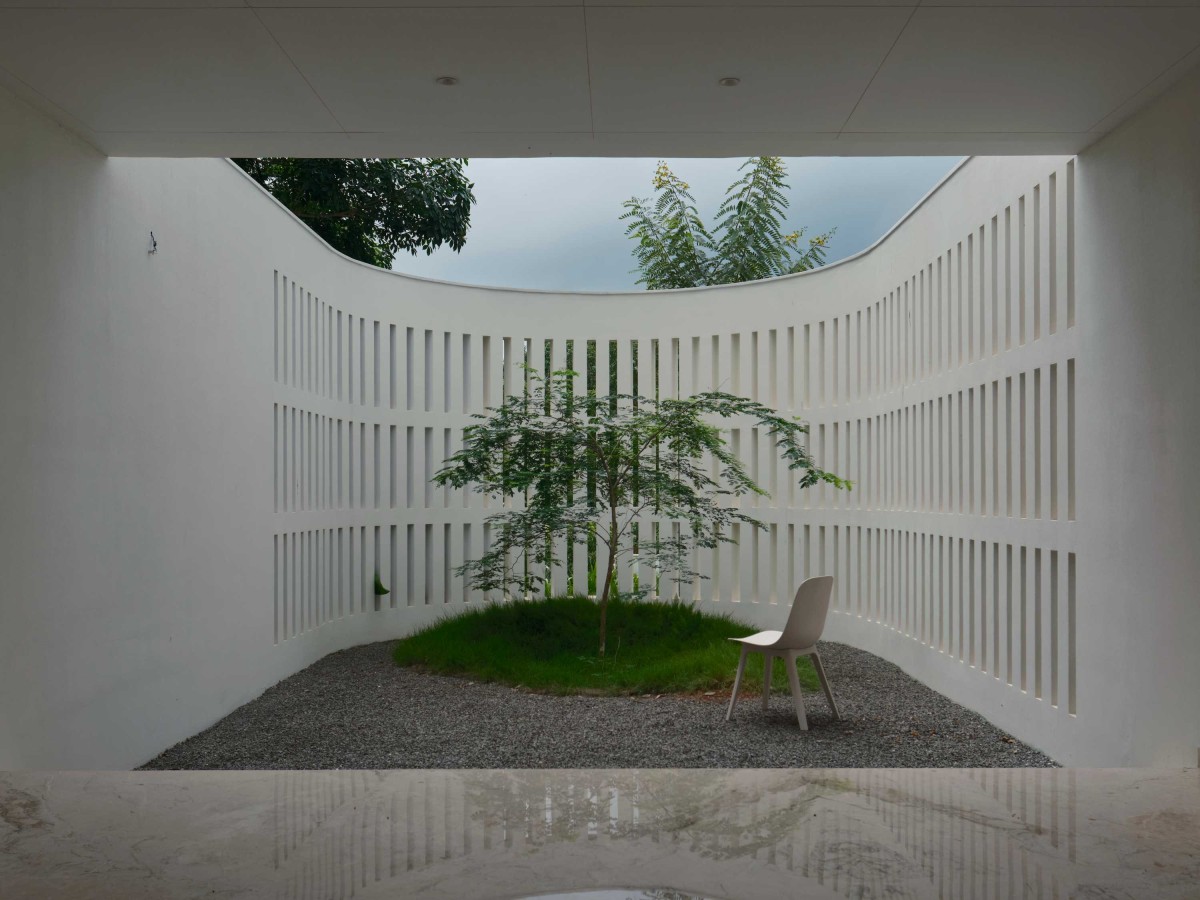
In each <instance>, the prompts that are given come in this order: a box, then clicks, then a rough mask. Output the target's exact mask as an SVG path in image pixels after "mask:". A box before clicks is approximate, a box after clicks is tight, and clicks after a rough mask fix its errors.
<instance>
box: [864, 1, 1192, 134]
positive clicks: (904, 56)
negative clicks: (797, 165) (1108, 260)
mask: <svg viewBox="0 0 1200 900" xmlns="http://www.w3.org/2000/svg"><path fill="white" fill-rule="evenodd" d="M1197 43H1200V9H1044V8H1042V9H1036V8H1020V9H1001V8H988V9H978V8H957V9H951V8H941V9H925V8H924V7H922V8H921V9H918V10H917V12H916V13H915V14H914V16H913V18H912V21H911V22H910V23H909V25H908V27H907V28H906V29H905V31H904V34H903V35H902V36H901V38H900V40H899V41H898V42H897V43H896V46H895V48H894V49H893V50H892V52H891V54H890V55H889V56H888V59H887V62H886V63H884V65H883V67H882V68H881V69H880V72H879V75H878V77H877V78H876V79H875V81H874V82H873V83H872V85H871V88H870V89H869V90H868V91H867V93H866V95H865V96H864V97H863V100H862V102H861V103H860V104H859V106H858V109H857V110H856V111H855V113H854V116H853V117H852V118H851V120H850V121H849V122H848V123H847V125H846V130H847V131H852V132H902V131H908V132H911V131H954V132H1003V131H1012V132H1051V131H1087V130H1088V129H1089V128H1091V127H1092V126H1093V125H1095V124H1096V123H1097V121H1099V120H1100V119H1102V118H1103V117H1104V116H1105V115H1107V114H1108V113H1109V111H1110V110H1112V109H1113V108H1114V107H1116V106H1118V105H1119V104H1121V103H1122V102H1124V101H1125V100H1127V99H1128V98H1129V97H1130V96H1132V95H1133V94H1135V93H1136V92H1137V91H1138V90H1139V89H1141V88H1142V87H1143V86H1144V85H1146V84H1147V83H1148V82H1150V81H1151V80H1153V79H1154V78H1155V77H1156V76H1157V75H1158V74H1159V73H1160V72H1162V71H1163V70H1164V69H1165V68H1167V67H1168V66H1170V65H1171V64H1172V63H1174V62H1175V61H1176V60H1178V59H1179V58H1180V57H1182V56H1184V55H1186V54H1187V53H1188V52H1189V51H1190V50H1191V49H1192V48H1193V47H1195V46H1196V45H1197Z"/></svg>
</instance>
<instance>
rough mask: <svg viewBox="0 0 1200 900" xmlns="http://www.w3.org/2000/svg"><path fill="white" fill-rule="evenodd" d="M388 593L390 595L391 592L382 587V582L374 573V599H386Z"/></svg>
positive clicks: (377, 574)
mask: <svg viewBox="0 0 1200 900" xmlns="http://www.w3.org/2000/svg"><path fill="white" fill-rule="evenodd" d="M390 593H391V591H389V590H388V589H387V588H385V587H384V586H383V581H382V580H381V579H380V577H379V573H378V572H376V573H375V596H376V597H386V596H387V595H388V594H390Z"/></svg>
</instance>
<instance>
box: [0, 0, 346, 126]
mask: <svg viewBox="0 0 1200 900" xmlns="http://www.w3.org/2000/svg"><path fill="white" fill-rule="evenodd" d="M0 66H3V67H4V68H5V69H6V70H7V71H8V72H10V73H11V74H12V75H14V76H16V77H17V78H19V79H21V80H22V81H23V82H25V83H26V84H28V85H29V86H30V87H31V88H33V89H34V90H35V91H37V93H38V94H40V95H41V96H43V97H45V98H46V99H47V100H49V101H50V102H51V103H53V104H55V105H57V106H59V107H61V108H62V109H64V110H65V111H66V112H68V113H69V114H71V115H73V116H75V117H77V118H78V119H79V120H80V121H82V122H83V123H85V124H86V125H88V126H89V127H91V128H92V129H94V130H96V131H176V130H180V131H214V132H222V131H225V132H238V131H293V130H295V131H325V130H336V129H337V123H336V122H335V121H334V120H333V119H332V117H330V115H329V114H328V113H327V112H326V111H325V109H324V108H323V107H322V106H321V103H320V101H319V100H318V99H317V97H316V96H315V95H314V94H313V93H312V91H311V90H310V89H309V87H308V86H307V85H306V84H305V83H304V79H303V78H301V77H300V75H299V73H298V72H297V71H296V70H295V67H294V66H292V64H291V63H290V62H289V61H288V59H287V57H286V56H285V55H284V53H283V52H282V51H281V50H280V49H279V47H278V46H277V45H276V43H275V41H274V40H273V39H272V38H271V36H270V35H269V34H268V33H267V32H266V30H265V29H264V28H263V27H262V26H261V25H260V24H259V22H258V20H257V19H256V18H255V14H254V13H253V12H252V11H250V10H247V9H244V8H243V9H210V10H125V9H122V10H76V11H67V10H0Z"/></svg>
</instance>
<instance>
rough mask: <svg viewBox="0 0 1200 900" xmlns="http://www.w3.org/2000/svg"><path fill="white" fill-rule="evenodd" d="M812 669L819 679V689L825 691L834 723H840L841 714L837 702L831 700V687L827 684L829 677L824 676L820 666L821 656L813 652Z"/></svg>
mask: <svg viewBox="0 0 1200 900" xmlns="http://www.w3.org/2000/svg"><path fill="white" fill-rule="evenodd" d="M812 661H813V668H814V669H816V670H817V677H818V678H819V679H821V688H822V689H823V690H824V691H825V699H826V700H828V701H829V708H830V710H832V711H833V718H834V720H835V721H841V718H842V714H841V713H840V712H838V708H837V702H836V701H835V700H834V699H833V685H831V684H830V683H829V676H828V675H826V674H825V667H824V666H823V665H821V654H820V653H817V652H816V651H815V650H814V651H813V655H812Z"/></svg>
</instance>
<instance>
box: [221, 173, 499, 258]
mask: <svg viewBox="0 0 1200 900" xmlns="http://www.w3.org/2000/svg"><path fill="white" fill-rule="evenodd" d="M234 162H235V163H237V164H238V165H239V166H241V168H242V169H244V170H245V171H246V172H247V173H248V174H249V175H250V177H252V178H253V179H254V180H255V181H257V182H258V183H259V184H261V185H262V186H263V187H265V188H266V189H267V190H268V191H270V192H271V193H272V194H273V195H274V196H275V198H276V199H278V200H279V202H280V203H282V204H283V205H284V206H286V207H287V208H288V209H290V210H291V211H292V212H293V213H294V214H295V215H296V216H297V217H298V218H299V219H300V220H302V221H303V222H304V224H306V225H307V226H308V227H309V228H311V229H312V230H313V231H315V232H316V233H317V234H318V235H320V236H321V237H322V238H324V239H325V241H326V242H327V243H328V244H329V245H330V246H331V247H333V248H334V249H335V250H340V251H341V252H342V253H345V254H346V255H347V256H350V257H353V258H354V259H358V260H361V261H363V262H366V263H370V264H371V265H375V266H379V267H381V268H384V269H389V268H391V265H392V258H393V257H394V256H395V255H396V254H397V253H399V252H400V251H402V250H407V251H408V252H410V253H412V254H413V255H414V256H415V255H416V253H417V250H418V249H420V250H424V251H425V252H426V253H432V252H433V251H434V250H435V249H436V248H437V247H440V246H442V245H443V244H446V245H448V246H449V247H450V248H451V249H453V250H456V251H457V250H461V249H462V247H463V244H464V242H465V241H466V239H467V228H468V227H469V226H470V223H471V204H472V203H474V202H475V196H474V194H473V193H472V190H473V188H474V185H472V184H471V182H470V181H468V180H467V177H466V174H465V173H464V171H463V169H464V167H465V166H466V164H467V161H466V160H465V159H289V158H285V157H275V158H269V159H235V160H234Z"/></svg>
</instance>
